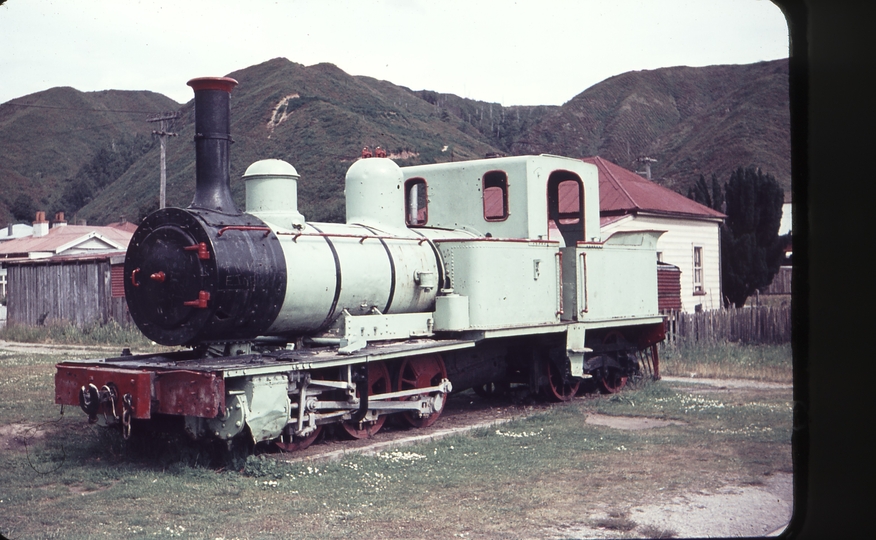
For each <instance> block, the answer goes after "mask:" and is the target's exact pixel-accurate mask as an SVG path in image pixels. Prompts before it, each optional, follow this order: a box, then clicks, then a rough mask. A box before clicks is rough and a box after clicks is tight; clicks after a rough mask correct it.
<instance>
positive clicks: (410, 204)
mask: <svg viewBox="0 0 876 540" xmlns="http://www.w3.org/2000/svg"><path fill="white" fill-rule="evenodd" d="M428 200H429V199H428V196H427V193H426V180H425V179H424V178H411V179H409V180H407V181H405V222H406V223H407V224H408V227H414V226H418V225H425V224H426V222H427V221H429V207H428Z"/></svg>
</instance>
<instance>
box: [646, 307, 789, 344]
mask: <svg viewBox="0 0 876 540" xmlns="http://www.w3.org/2000/svg"><path fill="white" fill-rule="evenodd" d="M662 314H663V315H664V316H665V317H666V342H665V343H666V344H667V345H680V344H694V343H726V342H736V343H775V344H778V343H790V341H791V308H790V306H778V307H776V306H756V307H743V308H735V307H734V308H730V309H720V310H711V311H702V312H699V313H686V312H681V311H664V312H662Z"/></svg>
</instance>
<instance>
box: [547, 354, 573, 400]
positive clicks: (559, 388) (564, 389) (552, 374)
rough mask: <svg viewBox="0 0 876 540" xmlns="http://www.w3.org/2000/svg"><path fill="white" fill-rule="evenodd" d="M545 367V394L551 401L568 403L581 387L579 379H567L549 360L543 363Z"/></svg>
mask: <svg viewBox="0 0 876 540" xmlns="http://www.w3.org/2000/svg"><path fill="white" fill-rule="evenodd" d="M545 364H546V365H547V377H548V383H547V386H546V387H545V394H546V395H547V398H548V399H549V400H551V401H569V400H570V399H572V398H573V397H575V394H577V393H578V388H579V387H580V386H581V380H580V379H569V380H565V379H566V378H565V377H564V376H563V373H562V372H561V371H560V370H559V369H558V368H557V366H556V364H554V363H553V362H551V361H550V360H547V361H545Z"/></svg>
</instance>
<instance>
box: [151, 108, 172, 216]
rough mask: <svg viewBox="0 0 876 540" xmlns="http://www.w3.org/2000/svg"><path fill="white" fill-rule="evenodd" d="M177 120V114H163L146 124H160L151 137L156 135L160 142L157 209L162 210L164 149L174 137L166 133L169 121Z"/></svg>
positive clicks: (163, 202) (165, 184) (163, 200)
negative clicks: (159, 183)
mask: <svg viewBox="0 0 876 540" xmlns="http://www.w3.org/2000/svg"><path fill="white" fill-rule="evenodd" d="M177 118H179V113H178V112H172V113H164V114H160V115H158V116H153V117H152V118H147V119H146V121H147V122H161V123H160V124H159V128H158V129H157V130H153V131H152V134H153V135H158V139H159V141H160V142H161V188H160V189H159V192H158V208H159V209H161V208H164V206H165V191H166V189H167V172H166V166H165V158H164V155H165V149H166V146H167V137H176V133H170V132H168V131H167V128H168V122H170V121H171V120H176V119H177Z"/></svg>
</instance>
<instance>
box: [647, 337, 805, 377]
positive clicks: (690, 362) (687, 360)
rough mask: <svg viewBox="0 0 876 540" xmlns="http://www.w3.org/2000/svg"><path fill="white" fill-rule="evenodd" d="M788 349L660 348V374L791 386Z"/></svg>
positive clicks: (728, 346)
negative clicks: (745, 380) (744, 380)
mask: <svg viewBox="0 0 876 540" xmlns="http://www.w3.org/2000/svg"><path fill="white" fill-rule="evenodd" d="M792 358H793V355H792V351H791V345H790V344H788V343H786V344H782V345H742V344H738V343H723V344H720V345H718V344H694V345H683V344H680V345H677V346H664V347H662V348H661V350H660V373H661V374H662V375H670V376H676V377H714V378H721V379H727V378H734V379H750V380H755V381H765V382H777V383H791V382H792V377H793V361H792Z"/></svg>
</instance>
